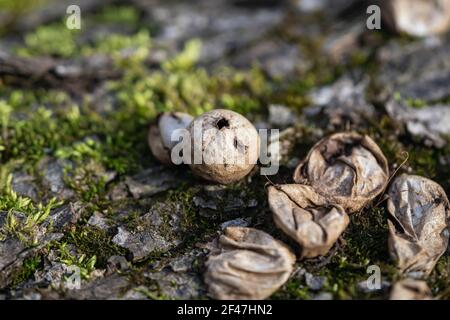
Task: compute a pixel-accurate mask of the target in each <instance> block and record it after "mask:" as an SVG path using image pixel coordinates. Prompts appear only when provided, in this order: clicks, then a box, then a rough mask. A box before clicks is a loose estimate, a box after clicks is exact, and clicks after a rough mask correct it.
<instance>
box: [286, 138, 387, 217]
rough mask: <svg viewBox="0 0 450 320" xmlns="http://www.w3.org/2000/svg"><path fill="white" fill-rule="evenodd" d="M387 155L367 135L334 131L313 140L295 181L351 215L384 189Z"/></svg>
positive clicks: (298, 167)
mask: <svg viewBox="0 0 450 320" xmlns="http://www.w3.org/2000/svg"><path fill="white" fill-rule="evenodd" d="M388 179H389V168H388V162H387V160H386V157H385V156H384V154H383V152H382V151H381V150H380V148H379V147H378V145H377V144H376V143H375V142H374V141H373V140H372V139H371V138H370V137H369V136H366V135H364V136H363V135H360V134H358V133H356V132H342V133H336V134H333V135H331V136H329V137H326V138H324V139H322V140H320V141H319V142H318V143H316V144H315V145H314V146H313V147H312V149H311V150H310V151H309V153H308V155H307V157H306V159H305V160H304V161H303V162H301V163H300V164H299V165H298V166H297V168H296V169H295V172H294V181H295V182H296V183H300V184H306V185H310V186H311V187H312V188H313V189H314V190H315V191H316V192H317V193H319V194H320V195H322V196H324V197H326V198H327V200H328V202H329V203H335V204H338V205H341V206H342V207H343V208H344V210H345V211H346V212H347V213H348V214H350V213H354V212H357V211H359V210H361V209H362V208H363V207H364V206H365V205H367V204H368V203H369V202H370V201H371V200H373V199H374V198H375V197H376V196H377V195H379V194H380V193H381V192H383V190H384V189H385V187H386V185H387V183H388Z"/></svg>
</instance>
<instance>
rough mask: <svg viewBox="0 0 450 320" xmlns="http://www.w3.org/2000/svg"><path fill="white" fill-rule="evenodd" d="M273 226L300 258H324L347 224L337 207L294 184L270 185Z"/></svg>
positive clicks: (342, 210) (341, 209)
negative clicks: (296, 246) (295, 245)
mask: <svg viewBox="0 0 450 320" xmlns="http://www.w3.org/2000/svg"><path fill="white" fill-rule="evenodd" d="M268 197H269V206H270V209H271V210H272V212H273V218H274V221H275V224H276V225H277V226H278V227H279V228H280V229H281V230H283V231H284V232H285V233H286V234H287V235H288V236H289V237H291V238H292V239H294V240H295V241H297V242H298V243H299V244H300V246H301V248H302V257H305V258H314V257H317V256H320V255H325V254H326V253H327V252H328V251H329V250H330V249H331V247H332V246H333V245H334V243H335V242H336V241H337V239H338V238H339V236H340V235H341V234H342V232H344V230H345V229H346V228H347V226H348V224H349V218H348V215H347V214H346V213H345V211H344V209H343V208H342V207H341V206H339V205H330V204H328V203H327V201H326V200H325V198H324V197H322V196H320V195H319V194H317V192H315V191H314V189H313V188H311V187H309V186H304V185H298V184H285V185H280V186H270V187H269V188H268Z"/></svg>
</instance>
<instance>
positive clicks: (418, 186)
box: [388, 174, 450, 277]
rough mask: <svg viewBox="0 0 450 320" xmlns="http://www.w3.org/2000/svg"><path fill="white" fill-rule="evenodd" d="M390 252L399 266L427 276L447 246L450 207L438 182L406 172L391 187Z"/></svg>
mask: <svg viewBox="0 0 450 320" xmlns="http://www.w3.org/2000/svg"><path fill="white" fill-rule="evenodd" d="M388 211H389V213H390V220H389V221H388V226H389V241H388V243H389V252H390V255H391V257H392V259H393V260H394V261H396V263H397V266H398V268H399V269H400V270H401V271H402V272H404V273H408V274H410V276H414V277H426V276H428V275H429V274H430V273H431V271H432V270H433V268H434V266H435V265H436V262H437V261H438V259H439V258H440V257H441V256H442V255H443V254H444V252H445V250H446V249H447V245H448V240H449V231H450V227H449V225H450V211H449V202H448V199H447V196H446V194H445V192H444V190H443V189H442V187H441V186H440V185H438V184H437V183H436V182H434V181H432V180H430V179H427V178H424V177H420V176H414V175H406V174H403V175H401V176H399V177H398V178H396V179H395V180H394V182H393V183H392V185H391V187H390V189H389V200H388Z"/></svg>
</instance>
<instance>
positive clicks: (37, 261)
mask: <svg viewBox="0 0 450 320" xmlns="http://www.w3.org/2000/svg"><path fill="white" fill-rule="evenodd" d="M42 267H43V259H42V256H40V255H34V256H32V257H29V258H26V259H25V260H24V261H23V263H22V267H21V268H20V269H19V270H18V271H16V272H15V273H14V275H13V276H12V280H11V284H10V285H9V287H11V288H15V287H17V286H18V285H20V284H21V283H23V282H25V281H27V280H29V279H31V277H32V276H34V274H35V272H36V271H37V270H39V269H41V268H42Z"/></svg>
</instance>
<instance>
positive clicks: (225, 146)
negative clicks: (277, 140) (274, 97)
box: [189, 109, 260, 184]
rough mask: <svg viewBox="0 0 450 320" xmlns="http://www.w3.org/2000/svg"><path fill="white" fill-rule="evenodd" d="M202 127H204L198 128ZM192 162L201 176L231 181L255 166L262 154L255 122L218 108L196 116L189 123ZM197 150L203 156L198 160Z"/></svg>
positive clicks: (247, 172)
mask: <svg viewBox="0 0 450 320" xmlns="http://www.w3.org/2000/svg"><path fill="white" fill-rule="evenodd" d="M196 128H200V129H201V130H196ZM189 130H190V134H191V142H192V161H191V164H190V165H189V166H190V168H191V169H192V171H193V172H194V173H195V174H197V175H198V176H200V177H202V178H204V179H206V180H210V181H214V182H218V183H221V184H228V183H232V182H236V181H238V180H240V179H242V178H243V177H245V176H246V175H247V174H249V173H250V171H251V170H252V169H253V167H254V166H255V164H256V163H257V161H258V157H259V147H260V146H259V144H260V142H259V141H260V140H259V135H258V132H257V131H256V128H255V127H254V126H253V124H252V123H251V122H250V121H248V120H247V118H245V117H244V116H242V115H240V114H239V113H237V112H234V111H231V110H225V109H215V110H212V111H209V112H206V113H204V114H202V115H201V116H199V117H197V118H195V120H194V121H192V123H191V125H190V126H189ZM196 153H197V154H198V156H200V155H201V159H197V160H201V162H200V163H196V162H197V161H196V159H195V157H196Z"/></svg>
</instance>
